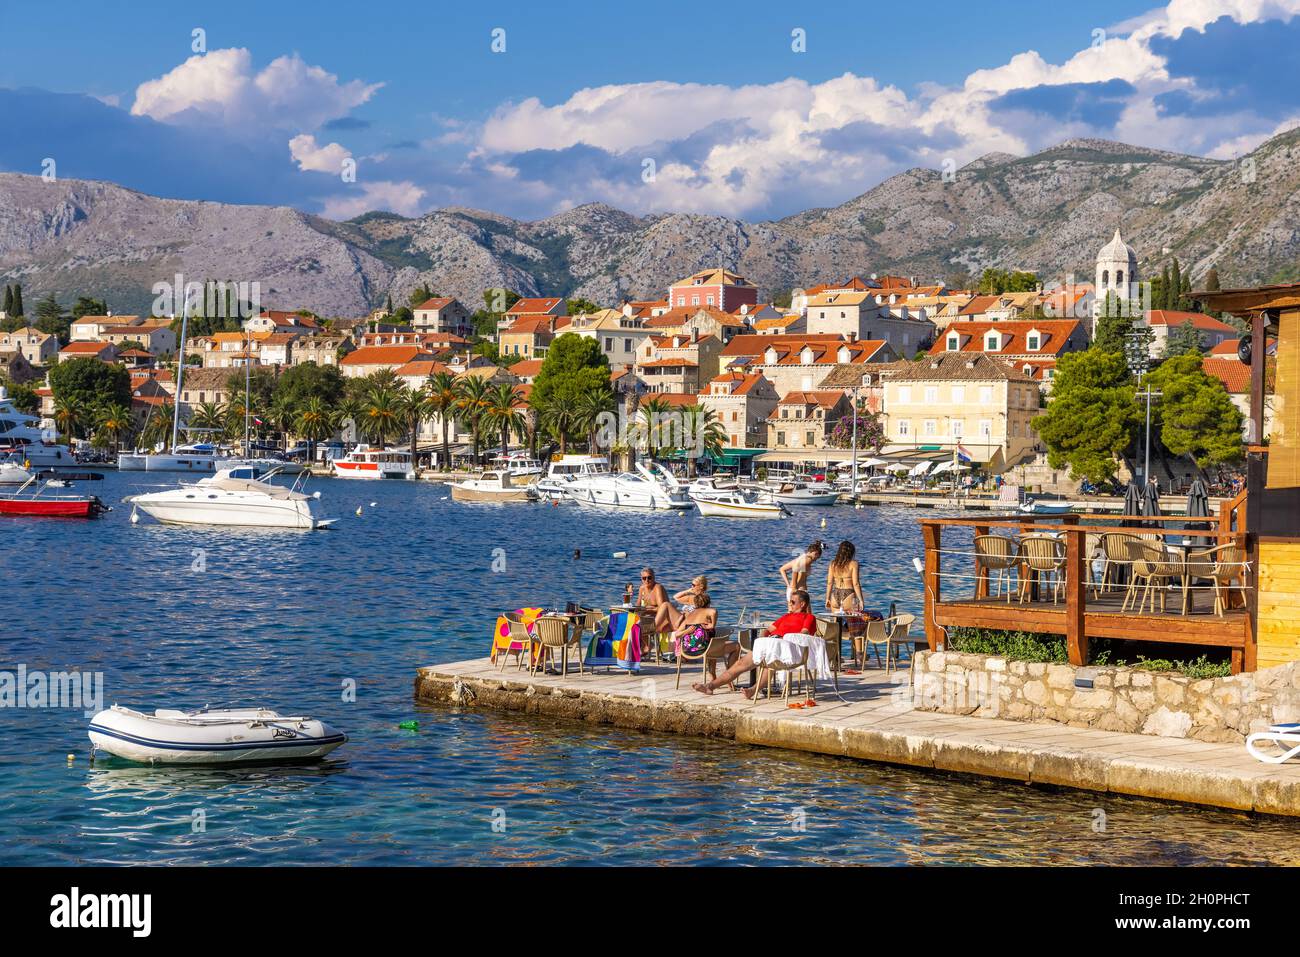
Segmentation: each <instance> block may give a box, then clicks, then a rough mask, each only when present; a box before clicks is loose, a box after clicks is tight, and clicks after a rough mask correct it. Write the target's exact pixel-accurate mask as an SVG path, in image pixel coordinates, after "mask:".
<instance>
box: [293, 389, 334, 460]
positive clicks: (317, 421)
mask: <svg viewBox="0 0 1300 957" xmlns="http://www.w3.org/2000/svg"><path fill="white" fill-rule="evenodd" d="M294 428H296V429H297V430H298V434H299V435H301V436H302V437H303V438H305V439H306V440H307V461H308V462H314V461H316V443H317V442H319V441H320V440H321V439H325V438H329V436H330V435H331V434H332V433H333V432H334V414H333V412H331V410H330V407H329V406H327V405H326V404H325V400H324V399H322V398H321V397H320V396H318V395H314V396H312V397H311V398H309V399H307V401H306V402H304V403H303V404H302V408H301V409H299V410H298V416H297V418H296V419H295V420H294Z"/></svg>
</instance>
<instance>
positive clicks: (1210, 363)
mask: <svg viewBox="0 0 1300 957" xmlns="http://www.w3.org/2000/svg"><path fill="white" fill-rule="evenodd" d="M1201 368H1202V369H1204V370H1205V374H1206V375H1211V376H1214V377H1215V378H1216V379H1218V380H1219V381H1220V382H1222V383H1223V387H1224V388H1225V389H1227V390H1228V391H1229V392H1231V393H1234V394H1238V395H1240V394H1242V393H1248V392H1250V366H1248V365H1246V363H1244V362H1242V361H1241V360H1240V359H1222V358H1218V357H1217V356H1206V357H1205V358H1204V359H1203V360H1201Z"/></svg>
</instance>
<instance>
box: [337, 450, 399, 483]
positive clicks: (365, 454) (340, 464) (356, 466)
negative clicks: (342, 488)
mask: <svg viewBox="0 0 1300 957" xmlns="http://www.w3.org/2000/svg"><path fill="white" fill-rule="evenodd" d="M330 465H331V466H332V467H333V469H334V475H335V476H336V477H338V478H352V479H393V478H395V479H413V478H415V466H414V465H412V464H411V453H410V452H404V451H402V450H401V449H372V448H371V447H370V446H368V445H358V446H357V447H356V448H355V449H353V450H352V451H351V452H349V453H348V454H347V455H345V456H343V457H342V458H337V459H332V460H331V461H330Z"/></svg>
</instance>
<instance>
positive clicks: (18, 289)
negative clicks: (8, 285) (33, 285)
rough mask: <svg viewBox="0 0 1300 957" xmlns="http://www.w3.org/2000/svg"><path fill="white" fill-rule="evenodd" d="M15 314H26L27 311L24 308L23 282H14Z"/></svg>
mask: <svg viewBox="0 0 1300 957" xmlns="http://www.w3.org/2000/svg"><path fill="white" fill-rule="evenodd" d="M13 314H14V315H15V316H22V315H26V312H25V311H24V310H23V284H22V283H20V282H16V283H14V311H13Z"/></svg>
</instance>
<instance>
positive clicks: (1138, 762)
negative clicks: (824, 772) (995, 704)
mask: <svg viewBox="0 0 1300 957" xmlns="http://www.w3.org/2000/svg"><path fill="white" fill-rule="evenodd" d="M570 667H571V670H570V674H569V675H568V676H567V677H559V676H558V675H544V674H540V673H539V674H538V675H536V676H532V675H530V674H529V673H528V671H527V668H526V667H525V668H524V669H522V670H520V669H517V668H516V667H515V664H514V662H513V660H512V661H510V662H509V663H507V664H506V666H505V668H504V670H498V668H497V666H496V665H495V664H493V663H492V662H490V661H489V660H488V659H487V658H486V657H484V658H476V659H472V660H470V661H460V662H454V663H450V664H444V665H432V666H429V667H425V668H421V669H419V671H418V673H417V675H416V678H415V696H416V697H417V698H418V699H420V700H423V701H429V702H442V703H448V704H454V705H457V706H461V707H473V708H490V709H494V710H500V711H515V712H520V713H523V714H538V715H547V716H550V717H556V718H568V719H572V720H577V721H585V722H587V723H590V724H604V725H611V726H614V727H620V728H630V729H636V730H644V731H658V732H664V733H669V734H682V735H697V736H702V737H710V738H724V739H730V740H734V741H736V742H737V743H740V744H748V745H764V746H769V747H775V748H792V749H795V750H800V751H810V752H815V753H818V754H829V755H837V756H840V757H845V758H855V759H859V760H867V761H879V762H884V763H888V764H897V765H907V766H910V767H918V768H933V769H937V770H942V771H954V772H960V773H964V774H976V775H982V776H986V777H991V778H1003V779H1007V780H1012V781H1018V782H1022V783H1027V784H1043V785H1051V786H1058V787H1072V788H1079V789H1082V790H1087V791H1100V792H1108V793H1113V794H1127V795H1132V796H1137V797H1145V798H1157V799H1162V800H1169V801H1180V802H1186V803H1190V804H1202V805H1209V806H1213V807H1221V808H1231V809H1233V810H1238V811H1256V812H1259V813H1263V814H1279V815H1289V816H1300V764H1288V765H1282V766H1278V765H1270V764H1263V763H1262V762H1259V761H1256V760H1255V759H1254V758H1252V757H1250V755H1248V754H1247V753H1246V750H1245V748H1244V747H1242V746H1241V745H1239V744H1207V743H1204V742H1199V741H1188V740H1185V739H1174V738H1161V737H1154V736H1151V735H1142V734H1123V733H1118V732H1108V731H1095V730H1092V729H1089V728H1074V727H1067V726H1063V725H1058V724H1035V723H1026V722H1019V721H1003V720H998V719H994V718H975V717H963V716H957V715H946V714H937V713H934V712H926V711H917V710H914V709H913V708H912V706H911V688H910V683H909V677H908V673H907V672H906V671H904V672H903V673H902V675H901V677H900V676H899V675H897V674H896V675H895V676H894V677H895V681H890V680H888V679H886V677H885V675H884V673H883V672H882V671H879V670H877V669H875V668H868V669H867V670H866V671H865V672H864V673H863V674H861V675H843V674H842V675H841V676H840V694H839V695H837V694H836V693H835V692H834V691H833V690H832V688H831V686H830V684H829V683H828V682H819V683H818V691H817V701H818V706H817V707H815V708H801V709H797V710H796V709H791V708H788V707H787V706H786V705H785V703H784V702H783V701H782V700H781V699H780V698H779V697H778V698H774V699H772V700H765V701H759V702H757V703H755V702H752V701H748V700H746V699H745V698H744V697H743V696H742V695H741V694H739V693H738V692H736V693H732V692H728V691H727V690H726V689H723V690H720V691H719V692H717V693H716V694H714V695H712V696H706V695H701V694H699V693H698V692H695V691H693V690H691V687H690V685H691V682H693V681H698V680H700V671H699V666H698V665H696V666H695V667H693V668H686V667H684V668H683V673H682V682H681V683H682V687H681V689H680V690H678V689H675V688H674V687H673V685H674V682H675V670H674V667H673V666H670V665H654V664H648V665H643V670H642V673H641V674H640V675H632V674H628V673H625V672H619V671H615V670H614V669H610V670H609V672H605V670H604V669H601V671H600V672H598V673H592V672H590V671H589V672H588V673H587V674H585V675H581V676H579V675H578V674H577V671H576V667H574V666H570ZM802 697H804V696H800V699H799V700H801V699H802ZM792 700H795V699H793V698H792ZM773 760H780V758H779V756H775V755H774V756H773Z"/></svg>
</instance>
